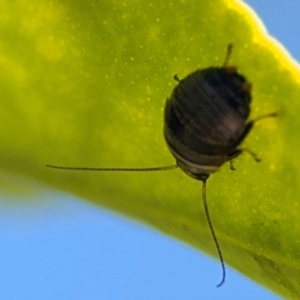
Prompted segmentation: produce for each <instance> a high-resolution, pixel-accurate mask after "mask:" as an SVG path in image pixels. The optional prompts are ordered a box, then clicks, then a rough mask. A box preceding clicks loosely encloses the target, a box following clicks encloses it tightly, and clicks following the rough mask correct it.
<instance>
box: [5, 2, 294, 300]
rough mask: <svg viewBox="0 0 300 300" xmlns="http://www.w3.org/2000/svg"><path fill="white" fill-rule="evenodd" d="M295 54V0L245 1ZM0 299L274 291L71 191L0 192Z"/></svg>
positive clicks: (239, 295)
mask: <svg viewBox="0 0 300 300" xmlns="http://www.w3.org/2000/svg"><path fill="white" fill-rule="evenodd" d="M245 2H246V3H248V4H249V5H250V6H251V7H252V8H253V9H254V10H255V11H256V12H257V14H258V15H259V16H260V18H261V19H262V21H263V22H264V24H265V26H266V28H267V30H268V32H269V34H270V35H272V36H274V37H275V38H276V39H278V40H279V41H280V42H281V43H282V44H283V45H284V46H285V47H286V48H287V49H288V51H289V52H290V53H291V55H292V56H293V57H294V58H295V59H296V60H299V59H300V47H299V43H298V37H299V29H300V28H299V27H300V23H299V8H300V2H299V1H297V0H289V1H285V3H284V4H282V1H273V0H264V1H261V0H248V1H245ZM0 196H1V200H0V201H1V202H0V241H1V246H0V270H1V272H0V286H1V292H0V294H1V299H5V300H10V299H30V300H35V299H36V300H46V299H49V300H50V299H51V300H53V299H55V300H60V299H89V300H94V299H97V300H99V299H111V300H115V299H116V300H117V299H118V300H119V299H128V300H129V299H130V300H135V299H136V300H140V299H143V300H146V299H156V300H160V299H161V300H162V299H164V300H165V299H173V300H176V299H244V300H245V299H251V300H252V299H264V300H275V299H279V297H278V296H276V295H274V294H272V293H271V292H269V291H267V290H265V289H264V288H262V287H260V286H258V285H257V284H255V283H254V282H251V281H250V280H249V279H247V278H245V277H243V276H242V275H240V274H239V273H237V272H236V271H234V270H232V269H230V268H229V266H227V277H226V284H225V285H224V286H222V288H219V289H217V288H216V287H215V286H216V284H217V283H218V282H219V280H220V276H221V266H220V262H219V261H218V260H214V259H213V258H211V257H208V256H206V255H205V254H203V253H200V252H198V251H196V250H195V249H192V248H190V247H189V246H187V245H185V244H182V243H181V242H179V241H176V240H173V239H172V238H171V237H167V236H164V235H162V234H161V233H159V232H157V231H155V230H154V229H152V228H149V227H147V226H145V225H143V224H138V223H136V222H135V221H133V220H129V219H125V218H124V217H122V216H119V215H116V214H114V213H112V212H108V211H105V210H102V209H101V208H99V207H95V206H92V205H89V204H88V203H86V202H84V201H82V200H80V199H76V198H75V197H73V196H71V195H66V194H60V193H56V192H55V191H52V190H48V189H46V188H45V189H40V193H36V194H34V195H31V194H28V197H29V198H31V199H33V200H32V201H33V203H31V204H28V202H27V205H24V204H22V199H21V198H20V199H19V201H18V199H16V196H15V195H11V196H9V194H0Z"/></svg>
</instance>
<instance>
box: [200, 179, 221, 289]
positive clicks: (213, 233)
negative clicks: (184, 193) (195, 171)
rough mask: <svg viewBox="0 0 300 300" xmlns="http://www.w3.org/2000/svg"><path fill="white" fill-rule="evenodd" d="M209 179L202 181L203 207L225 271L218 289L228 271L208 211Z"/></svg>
mask: <svg viewBox="0 0 300 300" xmlns="http://www.w3.org/2000/svg"><path fill="white" fill-rule="evenodd" d="M207 178H208V177H206V178H205V177H204V178H203V179H201V181H202V200H203V206H204V210H205V215H206V219H207V222H208V225H209V228H210V232H211V234H212V237H213V239H214V242H215V245H216V248H217V251H218V254H219V258H220V262H221V265H222V271H223V275H222V280H221V282H220V283H219V284H218V285H217V287H220V286H221V285H222V284H223V283H224V282H225V277H226V270H225V264H224V259H223V256H222V252H221V248H220V246H219V243H218V240H217V236H216V234H215V231H214V228H213V225H212V222H211V219H210V215H209V211H208V206H207V200H206V181H207Z"/></svg>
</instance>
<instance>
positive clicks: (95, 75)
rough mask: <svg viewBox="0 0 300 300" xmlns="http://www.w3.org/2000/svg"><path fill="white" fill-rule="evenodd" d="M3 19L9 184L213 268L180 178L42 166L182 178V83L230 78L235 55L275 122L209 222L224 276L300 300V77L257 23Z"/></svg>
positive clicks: (1, 161)
mask: <svg viewBox="0 0 300 300" xmlns="http://www.w3.org/2000/svg"><path fill="white" fill-rule="evenodd" d="M0 16H1V17H0V30H1V43H0V53H1V54H0V67H1V80H0V90H1V101H0V114H1V116H0V120H1V131H0V141H1V145H2V146H1V150H0V165H1V170H2V175H3V176H4V175H5V176H6V175H10V174H16V175H18V176H20V177H26V178H29V179H31V180H34V181H36V182H41V183H43V184H47V185H48V186H51V187H53V188H56V189H61V190H64V191H68V192H70V193H74V194H76V195H79V196H81V197H82V198H83V199H86V201H91V202H93V203H96V204H99V205H104V206H105V207H108V208H110V209H114V210H117V211H119V212H122V213H124V214H126V215H129V216H132V217H134V218H137V219H140V220H142V221H144V222H147V223H148V224H151V225H153V226H155V227H156V228H158V229H160V230H162V231H163V232H165V233H167V234H170V235H172V236H174V237H176V238H178V239H180V240H182V241H184V242H186V243H189V244H191V245H193V246H195V247H198V248H199V249H201V250H204V251H206V252H208V253H210V254H211V255H215V256H216V249H215V245H214V244H213V241H212V238H211V233H210V231H209V229H208V226H207V221H206V218H205V215H204V211H203V208H202V203H201V183H200V182H197V181H194V180H192V179H190V178H188V177H187V176H186V175H185V174H183V173H182V172H181V171H180V170H174V171H168V172H153V173H151V172H149V173H130V174H128V173H126V174H124V173H99V172H98V173H97V172H72V171H60V170H54V169H49V168H46V167H45V165H46V164H54V165H63V166H93V167H97V166H98V167H151V166H164V165H169V164H173V163H174V159H173V157H172V156H171V154H170V153H169V151H168V149H167V147H166V145H165V141H164V139H163V135H162V127H163V108H164V103H165V100H166V98H167V97H168V96H169V95H170V93H171V91H172V89H173V88H174V86H175V85H176V82H175V81H174V80H173V76H174V74H178V76H179V77H180V78H182V77H184V76H186V75H187V74H189V73H190V72H192V71H194V70H195V69H198V68H204V67H208V66H212V65H214V66H218V65H220V64H222V62H223V60H224V56H225V51H226V46H227V44H228V43H230V42H232V43H233V44H234V51H233V54H232V57H231V63H232V64H233V65H236V66H237V67H238V69H239V71H240V72H241V73H242V74H244V75H245V76H246V77H247V79H248V81H250V82H251V83H252V85H253V102H252V113H251V116H252V117H255V116H259V115H261V114H264V113H269V112H273V111H276V112H278V113H279V117H278V118H276V119H267V120H264V121H261V122H260V123H258V124H257V126H255V128H254V129H253V131H252V132H251V134H250V135H249V137H248V138H247V139H246V141H245V143H244V145H245V146H247V147H249V148H250V149H252V150H253V151H255V152H256V153H257V154H258V155H259V156H260V157H261V158H262V162H261V163H260V164H257V163H255V162H254V161H253V159H252V158H251V157H250V156H247V155H243V156H241V157H239V158H238V159H237V160H236V162H235V167H236V169H237V170H236V171H235V172H232V171H230V170H229V167H228V166H223V168H222V169H221V171H220V172H218V173H216V174H215V175H213V176H212V177H211V178H210V179H209V181H208V186H207V190H208V195H207V196H208V202H209V207H210V212H211V217H212V219H213V223H214V227H215V230H216V233H217V236H218V239H219V242H220V245H221V248H222V251H223V255H224V258H225V261H226V263H227V264H230V265H232V266H233V267H235V268H236V269H238V270H239V271H241V272H243V273H244V274H245V275H247V276H249V277H251V278H252V279H254V280H256V281H257V282H259V283H261V284H263V285H265V286H266V287H268V288H270V289H272V290H273V291H275V292H277V293H279V294H281V295H284V296H285V297H288V298H295V299H296V298H299V297H300V263H299V262H300V239H299V232H300V218H299V217H298V214H299V209H300V208H299V204H298V203H299V201H298V199H299V194H300V190H299V185H298V184H297V181H298V178H299V172H300V158H299V155H298V144H299V139H298V137H299V132H298V131H299V129H298V128H300V124H299V123H300V118H299V116H298V115H299V111H300V106H299V101H298V97H299V94H300V87H299V79H298V78H300V74H299V69H298V66H297V65H296V64H295V63H294V62H293V61H292V60H291V59H290V58H289V56H288V55H287V54H286V53H285V52H284V51H283V50H282V49H281V48H280V46H279V45H278V44H277V43H275V42H274V41H273V40H272V39H270V38H269V37H268V36H267V35H266V32H265V30H264V28H263V27H262V25H261V24H260V23H259V21H258V20H257V19H256V17H255V16H254V14H252V13H251V12H250V11H249V10H248V9H246V7H244V5H243V4H242V3H241V2H239V1H233V0H210V1H203V0H201V1H199V0H198V1H196V0H189V1H169V2H168V1H158V0H153V1H138V0H135V1H134V0H130V1H108V0H101V1H96V0H95V1H93V0H88V1H79V0H77V1H62V2H61V1H56V0H52V1H46V0H39V1H35V0H33V1H30V4H29V3H28V2H24V1H20V0H17V1H1V2H0ZM13 184H14V183H13V182H12V183H11V186H12V188H13V187H14V185H13ZM15 184H17V182H15ZM1 186H2V187H4V184H3V183H2V184H1Z"/></svg>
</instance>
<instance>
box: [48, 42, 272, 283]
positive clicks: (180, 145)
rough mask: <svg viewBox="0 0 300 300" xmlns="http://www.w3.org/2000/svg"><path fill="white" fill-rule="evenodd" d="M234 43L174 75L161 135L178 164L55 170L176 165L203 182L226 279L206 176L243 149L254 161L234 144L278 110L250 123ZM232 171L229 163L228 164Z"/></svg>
mask: <svg viewBox="0 0 300 300" xmlns="http://www.w3.org/2000/svg"><path fill="white" fill-rule="evenodd" d="M231 50H232V45H231V44H230V45H229V46H228V49H227V55H226V58H225V62H224V64H223V66H222V67H210V68H206V69H202V70H198V71H196V72H193V73H191V74H190V75H188V76H187V77H186V78H184V79H182V80H179V79H178V78H177V76H175V79H176V80H177V81H179V84H178V85H177V86H176V87H175V89H174V91H173V93H172V95H171V98H169V99H168V100H167V102H166V106H165V117H164V118H165V120H164V136H165V139H166V142H167V145H168V147H169V149H170V151H171V153H172V154H173V156H174V157H175V159H176V165H171V166H165V167H154V168H93V167H92V168H88V167H61V166H53V165H47V167H51V168H56V169H67V170H78V171H130V172H132V171H137V172H141V171H163V170H172V169H175V168H177V167H179V168H180V169H182V170H183V171H184V172H185V173H186V174H187V175H189V176H191V177H193V178H194V179H197V180H200V181H202V183H203V184H202V198H203V204H204V209H205V214H206V217H207V221H208V224H209V228H210V231H211V233H212V236H213V239H214V242H215V245H216V248H217V251H218V254H219V257H220V261H221V264H222V270H223V276H222V280H221V282H220V283H219V284H218V285H217V286H218V287H219V286H221V285H222V284H223V283H224V282H225V277H226V274H225V265H224V260H223V257H222V253H221V250H220V247H219V243H218V240H217V237H216V234H215V232H214V229H213V226H212V222H211V219H210V215H209V211H208V206H207V201H206V180H207V178H208V177H209V175H210V174H211V173H214V172H216V171H217V170H218V169H219V168H220V167H221V166H222V164H223V163H225V162H227V161H230V162H232V159H234V158H235V157H237V156H238V155H240V154H241V153H242V152H248V153H249V154H251V155H252V156H253V157H254V159H255V160H256V161H259V159H258V158H257V157H256V155H255V154H254V153H253V152H252V151H250V150H249V149H247V148H238V146H239V145H240V144H241V142H242V141H243V140H244V139H245V137H246V136H247V135H248V133H249V132H250V130H251V128H252V127H253V125H254V123H256V122H257V121H258V120H260V119H263V118H266V117H273V116H276V113H271V114H267V115H263V116H260V117H258V118H256V119H255V120H252V121H248V117H249V114H250V102H251V85H250V84H249V83H248V82H247V80H246V78H245V77H244V76H243V75H241V74H239V73H238V72H237V70H236V68H235V67H230V66H228V61H229V58H230V54H231ZM231 169H233V166H232V165H231Z"/></svg>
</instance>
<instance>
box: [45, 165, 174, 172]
mask: <svg viewBox="0 0 300 300" xmlns="http://www.w3.org/2000/svg"><path fill="white" fill-rule="evenodd" d="M46 167H47V168H53V169H61V170H73V171H102V172H151V171H168V170H173V169H176V168H177V165H170V166H164V167H153V168H89V167H63V166H55V165H46Z"/></svg>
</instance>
